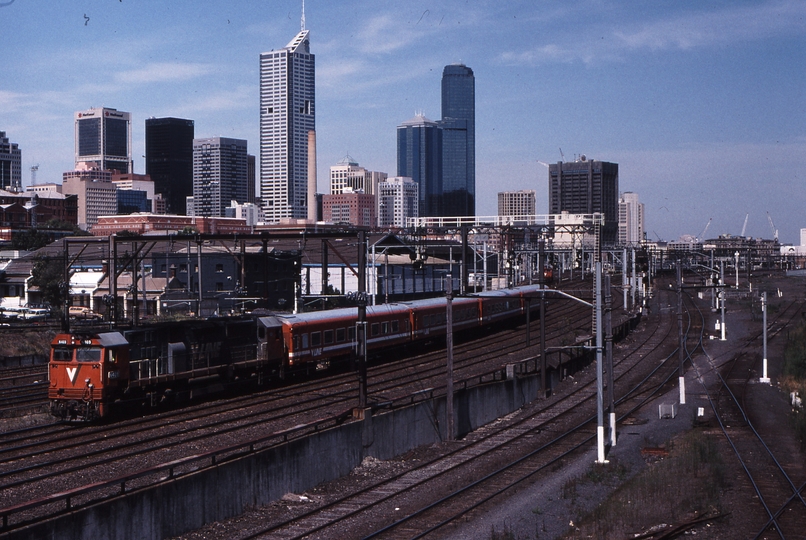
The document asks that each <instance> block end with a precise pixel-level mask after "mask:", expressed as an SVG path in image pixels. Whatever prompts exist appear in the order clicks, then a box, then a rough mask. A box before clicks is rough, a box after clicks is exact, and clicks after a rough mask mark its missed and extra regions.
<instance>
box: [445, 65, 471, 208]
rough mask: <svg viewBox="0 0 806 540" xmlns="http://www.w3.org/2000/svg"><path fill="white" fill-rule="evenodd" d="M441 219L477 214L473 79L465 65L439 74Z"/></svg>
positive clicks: (455, 66)
mask: <svg viewBox="0 0 806 540" xmlns="http://www.w3.org/2000/svg"><path fill="white" fill-rule="evenodd" d="M439 126H440V128H441V129H442V209H441V212H442V213H441V215H443V216H474V215H476V79H475V77H474V75H473V70H472V69H470V68H469V67H467V66H465V65H464V64H452V65H449V66H445V68H444V70H443V71H442V120H440V121H439Z"/></svg>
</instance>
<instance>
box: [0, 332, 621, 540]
mask: <svg viewBox="0 0 806 540" xmlns="http://www.w3.org/2000/svg"><path fill="white" fill-rule="evenodd" d="M630 321H631V318H627V319H626V320H624V321H622V322H621V324H622V325H623V324H630ZM529 363H534V366H535V369H534V370H530V369H529V367H528V364H529ZM511 365H513V366H514V367H513V368H512V369H513V373H517V374H528V373H534V372H537V371H539V356H532V357H529V358H525V359H523V360H519V361H517V362H512V363H511ZM507 378H508V375H507V366H502V367H499V368H496V369H495V370H493V371H489V372H486V373H482V374H476V375H473V376H471V377H468V378H466V379H462V380H459V381H456V382H455V383H454V385H455V388H461V389H468V388H473V387H476V386H480V385H483V384H488V383H490V382H496V381H503V380H506V379H507ZM441 394H442V392H440V393H439V394H438V393H437V389H436V388H426V389H422V390H420V391H418V392H414V393H412V394H409V395H407V396H404V397H401V398H398V399H393V400H387V401H384V402H379V403H373V404H370V406H371V408H372V409H373V410H379V409H392V410H393V409H396V408H400V407H405V406H409V405H413V404H415V403H419V402H423V401H428V400H430V399H433V398H434V397H435V396H436V395H441ZM351 418H353V409H352V408H351V409H349V410H347V411H342V412H340V413H339V414H336V415H334V416H330V417H326V418H321V419H318V420H315V421H313V422H309V423H306V424H299V425H296V426H294V427H292V428H288V429H285V430H280V431H276V432H274V433H270V434H269V435H266V436H264V437H260V438H258V439H253V440H251V441H246V442H243V443H238V444H235V445H231V446H225V447H221V448H217V449H214V450H210V451H209V452H204V453H201V454H195V455H193V456H187V457H184V458H181V459H177V460H174V461H170V462H167V463H163V464H160V465H156V466H154V467H149V468H147V469H143V470H140V471H136V472H133V473H129V474H124V475H121V476H118V477H116V478H112V479H109V480H105V481H103V482H95V483H92V484H87V485H84V486H80V487H77V488H73V489H70V490H67V491H62V492H59V493H54V494H51V495H48V496H46V497H42V498H40V499H35V500H32V501H27V502H24V503H20V504H17V505H14V506H9V507H6V508H2V509H0V516H2V528H0V532H6V531H8V530H12V529H15V528H19V527H23V526H25V525H29V524H31V523H34V522H36V520H35V519H34V520H28V521H20V522H18V523H14V524H11V525H9V518H10V517H12V516H14V515H17V514H20V513H22V512H25V511H29V510H35V509H37V508H41V507H44V506H47V505H52V504H54V503H61V502H64V504H65V507H64V509H62V510H61V511H57V512H54V513H51V514H48V516H47V517H48V518H50V517H55V516H57V515H60V514H62V513H67V512H70V511H71V510H74V509H76V508H81V507H84V506H87V505H89V504H93V503H95V502H97V501H99V500H102V499H103V498H104V496H103V495H99V496H97V497H94V498H92V499H91V500H90V501H87V502H86V503H83V504H80V505H77V506H76V505H74V504H73V501H74V499H76V498H77V497H79V496H82V495H88V494H90V493H93V492H99V491H103V490H109V489H110V488H115V490H116V493H114V494H112V495H109V494H107V495H106V498H111V497H119V496H123V495H126V494H127V493H131V492H133V491H135V490H140V489H143V488H147V487H153V486H156V485H159V484H161V483H163V482H167V481H171V480H174V479H176V478H179V477H181V476H184V475H187V474H190V473H192V472H198V471H200V470H203V469H207V468H210V467H215V466H216V465H219V464H221V463H225V462H228V461H232V460H233V459H236V458H241V457H244V456H247V455H250V454H254V453H256V452H259V451H265V450H267V449H269V448H272V447H276V446H279V445H282V444H286V443H288V442H290V441H293V440H296V439H298V438H300V437H303V436H305V435H308V434H312V433H318V432H320V431H322V430H325V429H329V428H332V427H334V426H337V425H341V424H343V423H344V422H346V421H348V420H350V419H351ZM208 460H209V463H206V464H200V465H196V466H193V464H194V463H198V462H203V461H208ZM178 469H180V470H182V472H177V470H178ZM166 473H167V474H166ZM157 475H158V476H159V477H158V479H157V480H156V481H154V482H151V483H146V484H142V485H137V486H136V487H128V489H127V486H131V484H132V483H133V482H134V481H136V480H140V479H142V478H146V477H149V476H157ZM40 519H41V518H40Z"/></svg>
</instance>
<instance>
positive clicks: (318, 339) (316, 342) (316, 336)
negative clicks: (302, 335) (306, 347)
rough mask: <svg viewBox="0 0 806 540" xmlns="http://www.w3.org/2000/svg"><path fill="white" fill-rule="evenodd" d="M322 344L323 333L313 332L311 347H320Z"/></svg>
mask: <svg viewBox="0 0 806 540" xmlns="http://www.w3.org/2000/svg"><path fill="white" fill-rule="evenodd" d="M321 344H322V333H321V332H311V347H318V346H320V345H321Z"/></svg>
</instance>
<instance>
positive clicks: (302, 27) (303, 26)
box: [300, 0, 305, 32]
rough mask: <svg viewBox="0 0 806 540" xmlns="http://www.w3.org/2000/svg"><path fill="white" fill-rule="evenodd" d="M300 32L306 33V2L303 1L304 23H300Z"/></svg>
mask: <svg viewBox="0 0 806 540" xmlns="http://www.w3.org/2000/svg"><path fill="white" fill-rule="evenodd" d="M300 31H301V32H304V31H305V0H302V21H301V22H300Z"/></svg>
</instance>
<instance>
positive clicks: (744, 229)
mask: <svg viewBox="0 0 806 540" xmlns="http://www.w3.org/2000/svg"><path fill="white" fill-rule="evenodd" d="M749 217H750V214H749V213H747V214H745V215H744V225H742V234H740V235H739V236H741V237H744V231H746V230H747V218H749Z"/></svg>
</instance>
